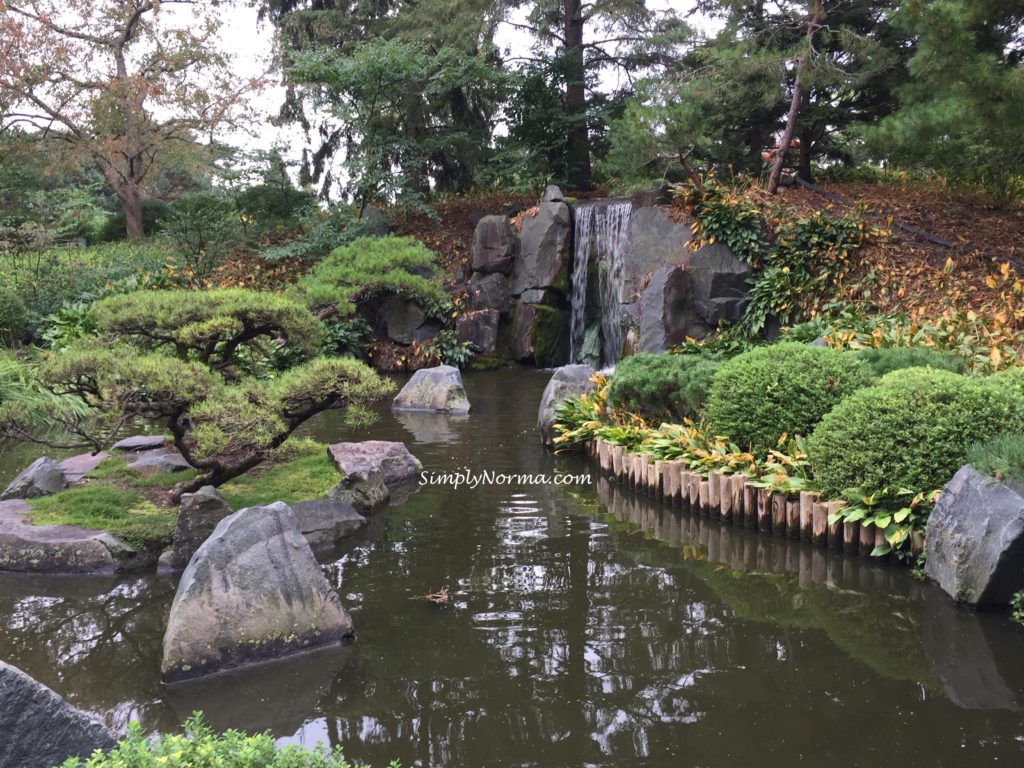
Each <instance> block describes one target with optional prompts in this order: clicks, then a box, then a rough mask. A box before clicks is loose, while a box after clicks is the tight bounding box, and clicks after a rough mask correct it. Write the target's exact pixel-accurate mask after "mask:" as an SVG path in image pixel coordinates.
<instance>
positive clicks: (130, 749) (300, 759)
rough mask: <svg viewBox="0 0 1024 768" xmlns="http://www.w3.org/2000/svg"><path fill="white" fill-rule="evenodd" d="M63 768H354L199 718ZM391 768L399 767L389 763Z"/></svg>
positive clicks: (137, 735)
mask: <svg viewBox="0 0 1024 768" xmlns="http://www.w3.org/2000/svg"><path fill="white" fill-rule="evenodd" d="M61 768H357V765H356V764H353V763H350V762H349V761H348V760H346V759H345V756H344V755H343V754H342V752H341V749H340V748H336V749H334V750H330V751H329V750H328V749H327V748H326V747H323V746H318V747H315V748H312V749H310V748H307V747H301V746H296V745H288V746H285V747H278V746H277V745H276V744H275V743H274V739H273V737H272V736H271V735H270V734H269V733H261V734H258V735H256V736H247V735H246V734H244V733H241V732H239V731H235V730H228V731H224V732H223V733H220V734H215V733H214V732H213V731H212V730H211V729H210V727H209V726H207V725H206V724H205V723H204V722H203V720H202V717H201V716H200V715H193V716H192V717H191V718H189V720H187V721H186V722H185V732H184V733H183V734H180V735H179V734H169V735H164V736H160V737H159V738H157V739H155V740H153V741H150V740H148V739H147V738H146V737H145V735H144V734H143V733H142V729H141V728H140V727H139V725H138V723H134V722H133V723H131V724H129V726H128V732H127V734H126V735H125V737H124V738H123V739H122V740H121V741H120V742H119V743H118V745H117V747H115V748H114V749H112V750H110V751H109V752H108V753H106V754H103V753H101V752H99V750H97V752H95V753H94V754H93V755H92V757H90V758H88V759H87V760H80V759H78V758H69V759H68V760H66V761H65V762H64V763H63V764H62V765H61ZM390 768H398V763H391V765H390Z"/></svg>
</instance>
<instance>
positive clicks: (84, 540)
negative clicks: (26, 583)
mask: <svg viewBox="0 0 1024 768" xmlns="http://www.w3.org/2000/svg"><path fill="white" fill-rule="evenodd" d="M28 510H29V505H28V504H27V503H26V502H24V501H22V500H20V499H12V500H8V501H0V571H18V572H22V573H64V574H72V573H95V574H112V573H116V572H118V571H121V570H124V569H125V568H128V567H131V566H132V565H133V564H137V563H136V562H135V560H134V558H136V556H137V555H138V553H137V552H135V550H133V549H132V548H131V547H129V546H128V545H127V544H125V543H124V542H123V541H121V540H120V539H117V538H115V537H114V536H111V535H110V534H109V533H106V532H105V531H94V530H89V529H86V528H79V527H78V526H75V525H31V524H30V523H29V522H28V518H27V516H26V513H27V512H28Z"/></svg>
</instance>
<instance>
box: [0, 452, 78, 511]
mask: <svg viewBox="0 0 1024 768" xmlns="http://www.w3.org/2000/svg"><path fill="white" fill-rule="evenodd" d="M67 487H68V479H67V477H65V476H64V471H63V470H62V469H61V468H60V464H58V463H57V462H56V461H54V460H53V459H51V458H50V457H48V456H41V457H39V458H38V459H36V460H35V461H33V462H32V463H31V464H29V465H28V466H27V467H25V469H23V470H21V472H19V473H18V475H17V476H16V477H15V478H14V479H13V480H12V481H11V482H10V484H9V485H8V486H7V488H5V489H4V492H3V493H0V501H5V500H7V499H38V498H39V497H40V496H49V495H50V494H51V493H57V491H62V490H64V489H65V488H67Z"/></svg>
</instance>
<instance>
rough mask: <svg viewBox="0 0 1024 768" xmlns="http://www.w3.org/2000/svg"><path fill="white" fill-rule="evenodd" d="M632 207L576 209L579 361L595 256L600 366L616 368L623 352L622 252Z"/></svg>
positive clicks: (575, 344) (573, 355)
mask: <svg viewBox="0 0 1024 768" xmlns="http://www.w3.org/2000/svg"><path fill="white" fill-rule="evenodd" d="M632 212H633V204H632V203H631V202H630V201H629V200H616V201H613V202H604V201H602V202H599V203H582V204H578V205H576V206H575V208H574V211H573V213H574V215H575V225H574V227H573V236H574V243H575V244H574V247H573V269H572V314H571V325H570V359H571V360H573V361H574V362H575V361H577V360H578V359H579V354H580V351H581V349H582V346H583V336H584V333H585V330H586V328H585V326H586V317H587V270H588V269H589V267H590V261H591V257H593V261H594V265H595V268H596V269H597V270H598V295H599V300H600V304H601V305H600V307H598V309H599V311H600V318H601V364H602V365H606V366H607V365H614V364H615V363H616V361H618V359H619V352H620V350H621V349H622V318H621V316H620V309H619V302H620V297H619V294H620V291H621V289H622V259H623V250H624V248H625V244H626V240H627V237H628V232H629V218H630V215H631V214H632Z"/></svg>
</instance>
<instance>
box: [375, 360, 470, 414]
mask: <svg viewBox="0 0 1024 768" xmlns="http://www.w3.org/2000/svg"><path fill="white" fill-rule="evenodd" d="M391 408H392V409H393V410H396V411H435V412H438V413H469V399H468V398H467V397H466V389H465V387H463V386H462V374H461V373H459V369H458V368H455V367H453V366H450V365H439V366H436V367H434V368H421V369H420V370H418V371H416V373H414V374H413V375H412V378H411V379H409V381H408V383H407V384H406V385H405V386H404V387H402V390H401V391H400V392H399V393H398V395H397V396H396V397H395V400H394V402H393V403H392V405H391Z"/></svg>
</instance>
